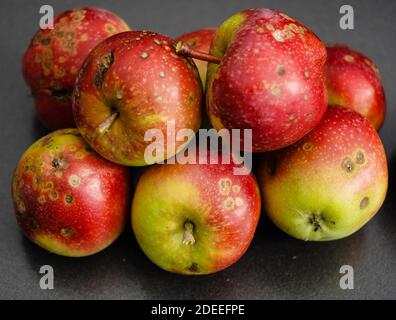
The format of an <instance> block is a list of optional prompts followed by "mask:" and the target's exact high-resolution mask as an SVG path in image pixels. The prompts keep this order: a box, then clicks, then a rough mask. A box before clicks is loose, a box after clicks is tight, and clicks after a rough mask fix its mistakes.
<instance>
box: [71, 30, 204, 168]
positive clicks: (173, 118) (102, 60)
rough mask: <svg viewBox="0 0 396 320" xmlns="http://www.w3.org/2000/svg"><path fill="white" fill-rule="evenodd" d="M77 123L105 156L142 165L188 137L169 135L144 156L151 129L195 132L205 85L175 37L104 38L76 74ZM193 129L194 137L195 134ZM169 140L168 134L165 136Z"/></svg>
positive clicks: (170, 153)
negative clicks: (178, 49) (158, 151)
mask: <svg viewBox="0 0 396 320" xmlns="http://www.w3.org/2000/svg"><path fill="white" fill-rule="evenodd" d="M73 99H74V100H73V112H74V118H75V121H76V124H77V127H78V128H79V129H80V131H81V133H82V135H83V137H84V138H85V139H86V140H87V141H88V143H89V144H90V145H91V146H92V148H93V149H95V150H96V151H97V152H98V153H99V154H101V155H102V156H103V157H105V158H106V159H108V160H110V161H113V162H116V163H119V164H124V165H131V166H142V165H146V164H151V163H153V162H156V161H161V160H164V159H167V158H169V157H172V156H173V155H174V154H175V153H176V152H177V150H178V148H179V147H181V146H183V145H184V144H185V141H176V142H175V141H171V143H174V144H175V148H172V149H173V150H170V149H168V144H169V143H170V142H169V143H166V142H167V141H164V145H163V146H164V151H165V152H164V154H163V155H161V157H155V159H154V157H153V158H150V157H147V156H146V157H145V150H146V147H147V146H148V145H149V144H151V143H152V141H145V134H146V133H147V132H148V130H150V129H158V130H159V131H160V132H161V133H163V136H164V137H166V136H167V129H168V126H169V124H170V123H171V122H172V123H174V127H175V132H179V130H181V129H190V130H191V131H193V132H196V131H197V130H198V128H199V125H200V121H201V116H200V113H201V102H202V85H201V82H200V79H199V75H198V71H197V68H196V66H195V65H194V63H193V62H192V61H191V60H188V59H185V58H183V57H180V56H178V55H176V53H175V50H174V44H173V40H172V39H171V38H169V37H168V36H164V35H161V34H158V33H155V32H149V31H141V32H137V31H136V32H135V31H130V32H124V33H120V34H117V35H115V36H112V37H110V38H108V39H106V40H105V41H103V42H102V43H100V44H99V45H98V46H97V47H96V48H95V49H94V50H92V52H91V53H90V55H89V56H88V58H87V60H86V61H85V63H84V66H83V67H82V69H81V72H80V74H79V76H78V78H77V82H76V87H75V93H74V98H73ZM193 136H194V135H193V134H191V135H190V136H189V139H192V138H193ZM165 140H167V139H165Z"/></svg>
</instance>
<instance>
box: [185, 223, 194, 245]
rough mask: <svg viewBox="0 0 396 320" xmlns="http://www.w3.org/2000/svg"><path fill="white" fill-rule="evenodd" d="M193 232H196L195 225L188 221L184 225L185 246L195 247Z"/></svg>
mask: <svg viewBox="0 0 396 320" xmlns="http://www.w3.org/2000/svg"><path fill="white" fill-rule="evenodd" d="M193 230H194V225H193V224H192V223H191V222H189V221H187V222H186V223H185V224H184V235H183V244H186V245H193V244H194V243H195V238H194V234H193Z"/></svg>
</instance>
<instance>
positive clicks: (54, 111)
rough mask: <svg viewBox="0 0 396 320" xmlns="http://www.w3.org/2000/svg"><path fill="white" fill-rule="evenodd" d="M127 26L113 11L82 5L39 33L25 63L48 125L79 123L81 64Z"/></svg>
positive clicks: (41, 114) (45, 123)
mask: <svg viewBox="0 0 396 320" xmlns="http://www.w3.org/2000/svg"><path fill="white" fill-rule="evenodd" d="M126 30H129V27H128V26H127V24H126V23H125V22H124V21H123V20H122V19H121V18H119V17H117V16H116V15H115V14H113V13H111V12H109V11H106V10H103V9H98V8H81V9H74V10H68V11H65V12H63V13H61V14H60V15H58V16H57V17H55V19H54V28H53V29H45V30H39V31H38V32H37V33H36V34H35V36H34V37H33V39H32V41H31V43H30V44H29V47H28V48H27V49H26V52H25V55H24V57H23V66H22V67H23V74H24V76H25V80H26V82H27V84H28V85H29V87H30V88H31V91H32V94H33V96H34V97H35V103H36V110H37V115H38V118H39V119H40V120H41V122H42V123H43V124H44V126H46V127H47V128H49V129H59V128H67V127H74V126H75V125H74V121H73V114H72V110H71V95H72V91H73V86H74V82H75V80H76V77H77V73H78V70H79V69H80V66H81V65H82V63H83V61H84V59H85V58H86V56H87V55H88V53H89V52H90V51H91V50H92V48H94V47H95V46H96V45H97V44H98V43H99V42H101V41H102V40H104V39H106V38H107V37H109V36H111V35H113V34H116V33H119V32H122V31H126Z"/></svg>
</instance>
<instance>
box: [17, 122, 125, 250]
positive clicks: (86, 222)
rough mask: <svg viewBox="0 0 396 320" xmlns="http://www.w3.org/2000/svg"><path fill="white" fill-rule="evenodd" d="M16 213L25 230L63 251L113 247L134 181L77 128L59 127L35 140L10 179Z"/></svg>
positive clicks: (47, 246)
mask: <svg viewBox="0 0 396 320" xmlns="http://www.w3.org/2000/svg"><path fill="white" fill-rule="evenodd" d="M12 196H13V201H14V207H15V214H16V218H17V221H18V224H19V226H20V227H21V228H22V231H23V233H24V234H25V235H26V236H27V237H28V238H29V239H30V240H32V241H33V242H34V243H36V244H37V245H39V246H40V247H42V248H44V249H46V250H48V251H50V252H52V253H56V254H59V255H63V256H70V257H81V256H87V255H91V254H94V253H96V252H98V251H101V250H102V249H104V248H106V247H107V246H108V245H110V244H111V243H112V242H113V241H114V240H115V239H116V238H117V237H118V236H119V234H120V233H121V231H122V230H123V228H124V225H125V221H126V217H127V213H128V210H129V198H130V182H129V175H128V170H127V168H125V167H122V166H119V165H116V164H114V163H111V162H109V161H107V160H105V159H103V158H102V157H100V156H99V155H98V154H97V153H95V152H94V151H93V150H92V149H91V147H89V145H88V144H87V143H86V142H85V141H84V140H83V139H82V137H81V135H80V134H79V132H78V130H77V129H63V130H58V131H55V132H53V133H50V134H49V135H47V136H45V137H43V138H41V139H40V140H38V141H37V142H35V143H34V144H33V145H32V146H31V147H30V148H29V149H28V150H27V151H26V152H25V153H24V154H23V156H22V158H21V159H20V161H19V163H18V165H17V167H16V170H15V173H14V177H13V181H12Z"/></svg>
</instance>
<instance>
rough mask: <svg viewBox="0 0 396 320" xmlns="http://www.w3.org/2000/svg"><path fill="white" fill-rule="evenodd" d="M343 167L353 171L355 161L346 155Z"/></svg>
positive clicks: (347, 170)
mask: <svg viewBox="0 0 396 320" xmlns="http://www.w3.org/2000/svg"><path fill="white" fill-rule="evenodd" d="M341 167H342V168H343V169H344V170H345V171H346V172H352V171H353V168H354V166H353V162H352V160H351V159H350V158H348V157H346V158H344V160H342V163H341Z"/></svg>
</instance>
